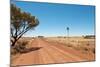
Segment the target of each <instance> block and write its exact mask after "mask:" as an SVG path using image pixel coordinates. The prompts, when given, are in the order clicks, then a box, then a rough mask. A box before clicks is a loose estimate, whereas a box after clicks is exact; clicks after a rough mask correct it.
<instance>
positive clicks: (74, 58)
mask: <svg viewBox="0 0 100 67" xmlns="http://www.w3.org/2000/svg"><path fill="white" fill-rule="evenodd" d="M27 47H41V48H40V49H39V50H35V51H31V52H28V53H24V54H20V55H19V56H18V57H17V58H16V59H14V60H13V61H12V62H11V65H12V66H16V65H32V64H33V65H34V64H54V63H67V62H68V63H69V62H81V61H93V60H94V59H95V57H94V54H89V53H82V52H80V51H78V50H75V49H73V48H71V47H68V46H66V45H65V44H62V43H58V42H49V41H47V40H46V39H43V38H36V39H32V40H30V42H29V45H28V46H27Z"/></svg>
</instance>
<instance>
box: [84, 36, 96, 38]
mask: <svg viewBox="0 0 100 67" xmlns="http://www.w3.org/2000/svg"><path fill="white" fill-rule="evenodd" d="M83 37H84V38H95V35H86V36H83Z"/></svg>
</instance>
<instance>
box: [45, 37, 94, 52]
mask: <svg viewBox="0 0 100 67" xmlns="http://www.w3.org/2000/svg"><path fill="white" fill-rule="evenodd" d="M46 39H47V41H53V42H59V43H64V44H66V46H67V47H70V48H74V49H76V50H78V51H81V52H83V53H92V54H95V39H89V38H83V37H70V38H69V39H68V38H65V37H49V38H46Z"/></svg>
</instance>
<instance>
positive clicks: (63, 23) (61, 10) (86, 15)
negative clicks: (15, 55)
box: [13, 1, 95, 36]
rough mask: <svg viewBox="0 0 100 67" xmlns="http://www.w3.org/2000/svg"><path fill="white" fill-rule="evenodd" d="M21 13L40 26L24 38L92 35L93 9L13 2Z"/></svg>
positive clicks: (78, 6) (79, 6)
mask: <svg viewBox="0 0 100 67" xmlns="http://www.w3.org/2000/svg"><path fill="white" fill-rule="evenodd" d="M13 3H14V4H16V6H17V7H19V8H21V10H22V11H25V12H29V13H31V14H32V15H33V16H36V17H37V18H38V19H39V21H40V24H39V25H38V26H37V27H36V28H35V30H31V31H29V32H27V33H26V34H25V35H24V36H38V35H43V36H66V35H67V31H66V27H69V29H70V30H69V32H70V36H81V35H94V32H95V29H94V28H95V25H94V24H95V7H94V6H83V5H72V4H54V3H52V4H51V3H39V2H23V1H16V2H13Z"/></svg>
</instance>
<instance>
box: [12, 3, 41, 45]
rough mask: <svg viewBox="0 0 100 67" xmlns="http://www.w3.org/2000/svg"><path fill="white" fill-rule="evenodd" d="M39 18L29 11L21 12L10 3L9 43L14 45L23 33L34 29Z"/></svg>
mask: <svg viewBox="0 0 100 67" xmlns="http://www.w3.org/2000/svg"><path fill="white" fill-rule="evenodd" d="M38 24H39V20H38V19H37V18H36V17H35V16H32V15H31V14H30V13H27V12H22V11H21V9H20V8H18V7H16V6H15V5H14V4H11V44H12V46H14V45H15V43H16V42H17V40H19V39H20V38H21V37H22V35H23V34H25V33H26V32H27V31H29V30H32V29H34V28H35V27H36V26H37V25H38Z"/></svg>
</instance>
